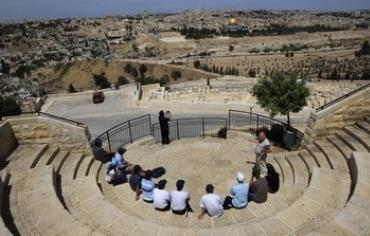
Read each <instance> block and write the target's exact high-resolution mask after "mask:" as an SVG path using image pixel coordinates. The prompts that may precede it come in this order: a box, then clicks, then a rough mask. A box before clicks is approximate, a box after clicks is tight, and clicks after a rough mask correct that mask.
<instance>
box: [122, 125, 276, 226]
mask: <svg viewBox="0 0 370 236" xmlns="http://www.w3.org/2000/svg"><path fill="white" fill-rule="evenodd" d="M254 146H255V138H254V136H252V135H251V134H247V133H241V132H235V133H234V132H229V137H228V139H227V140H225V139H219V138H210V137H209V138H205V139H203V138H190V139H182V140H179V141H177V140H176V141H173V142H172V143H171V144H170V145H166V146H162V145H161V144H149V145H148V144H147V143H145V142H143V143H142V144H141V145H140V144H134V145H131V146H128V151H127V154H126V158H127V160H128V161H130V162H133V163H138V164H140V165H142V167H143V168H144V169H151V168H154V167H158V166H164V167H165V168H166V174H165V175H164V176H162V177H161V178H159V179H154V181H155V182H158V181H159V180H160V179H166V180H167V181H168V183H167V186H166V189H167V190H168V191H171V190H174V189H175V188H176V181H177V180H178V179H184V180H185V182H186V183H185V190H187V191H189V193H190V194H191V201H190V202H191V206H192V207H193V209H194V211H195V212H194V214H192V215H193V216H192V217H193V218H196V216H197V215H198V214H199V212H200V207H199V201H200V198H201V196H202V195H203V194H204V193H205V186H206V184H208V183H210V184H213V185H214V186H215V193H217V194H219V195H221V197H223V198H224V197H225V196H227V195H228V194H229V191H230V188H231V187H232V186H233V184H235V183H236V180H235V176H236V173H237V172H238V171H241V172H242V173H244V174H245V176H246V181H249V180H250V176H251V169H252V167H253V166H252V165H251V164H247V163H246V161H254V158H255V157H254ZM281 151H282V150H280V149H278V148H273V153H274V152H281ZM117 187H118V188H121V189H122V191H123V192H124V195H125V198H126V200H125V201H126V202H127V207H129V208H131V209H132V210H133V211H134V212H135V213H136V214H138V215H141V216H143V217H144V218H145V217H146V216H148V217H149V216H150V217H153V214H155V213H149V212H153V206H152V205H149V204H146V203H144V202H143V201H142V200H139V201H138V202H135V201H133V199H134V193H133V192H132V191H131V190H130V189H129V186H128V185H127V184H124V185H121V186H117ZM121 196H122V195H121ZM127 197H128V198H129V199H127ZM234 211H238V212H237V215H238V216H240V215H241V214H243V213H245V214H246V215H248V214H251V213H250V212H249V211H248V210H247V209H244V210H234ZM230 214H231V215H232V210H230V211H228V213H227V216H226V218H229V216H230ZM238 216H236V217H238ZM156 217H163V214H161V213H159V212H157V215H156ZM236 217H235V218H236ZM246 217H247V216H243V217H242V218H243V219H245V218H246ZM149 220H150V219H149ZM224 220H225V219H224ZM227 221H228V223H227V224H232V223H234V222H235V220H227ZM167 223H168V224H171V222H167ZM174 225H177V226H178V225H179V223H178V222H176V223H174Z"/></svg>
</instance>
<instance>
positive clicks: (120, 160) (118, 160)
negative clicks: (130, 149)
mask: <svg viewBox="0 0 370 236" xmlns="http://www.w3.org/2000/svg"><path fill="white" fill-rule="evenodd" d="M126 151H127V150H126V149H125V148H119V149H118V151H117V152H116V153H115V154H114V157H113V158H112V164H114V165H116V166H117V167H118V169H122V170H124V171H125V172H126V173H132V170H133V167H134V166H133V165H132V164H131V163H130V162H128V161H126V160H125V158H124V156H123V155H124V154H125V153H126Z"/></svg>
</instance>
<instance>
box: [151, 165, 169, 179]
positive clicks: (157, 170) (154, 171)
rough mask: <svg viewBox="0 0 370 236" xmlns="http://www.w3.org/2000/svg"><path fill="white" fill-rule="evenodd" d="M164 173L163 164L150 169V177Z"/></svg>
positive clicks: (157, 176)
mask: <svg viewBox="0 0 370 236" xmlns="http://www.w3.org/2000/svg"><path fill="white" fill-rule="evenodd" d="M165 173H166V169H165V168H164V167H163V166H160V167H156V168H154V169H152V177H153V178H159V177H161V176H163V175H164V174H165Z"/></svg>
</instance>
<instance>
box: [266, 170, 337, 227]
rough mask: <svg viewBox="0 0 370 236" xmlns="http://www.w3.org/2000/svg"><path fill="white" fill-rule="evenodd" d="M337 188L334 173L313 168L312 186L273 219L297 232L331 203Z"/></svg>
mask: <svg viewBox="0 0 370 236" xmlns="http://www.w3.org/2000/svg"><path fill="white" fill-rule="evenodd" d="M334 187H335V177H334V174H333V171H330V170H324V169H322V168H317V167H315V168H313V171H312V178H311V182H310V185H309V186H308V188H307V190H306V191H305V193H304V194H303V196H302V197H301V198H300V199H299V200H297V201H295V202H294V203H293V204H292V205H291V206H289V207H288V208H286V209H283V210H282V211H280V212H279V213H277V214H276V215H275V216H273V218H275V219H276V220H278V221H280V224H281V225H287V226H288V227H289V228H290V229H291V230H292V231H297V230H299V229H300V228H301V227H303V226H304V225H305V224H306V223H307V222H309V221H311V220H312V219H314V218H315V217H316V216H317V215H318V214H319V213H320V212H321V211H323V209H324V208H325V205H326V204H327V203H328V201H330V199H331V196H332V193H331V190H333V189H334Z"/></svg>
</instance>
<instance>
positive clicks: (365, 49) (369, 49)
mask: <svg viewBox="0 0 370 236" xmlns="http://www.w3.org/2000/svg"><path fill="white" fill-rule="evenodd" d="M355 55H356V56H366V55H370V44H369V41H368V40H365V42H364V43H363V44H362V47H361V49H360V51H358V52H356V53H355Z"/></svg>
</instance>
